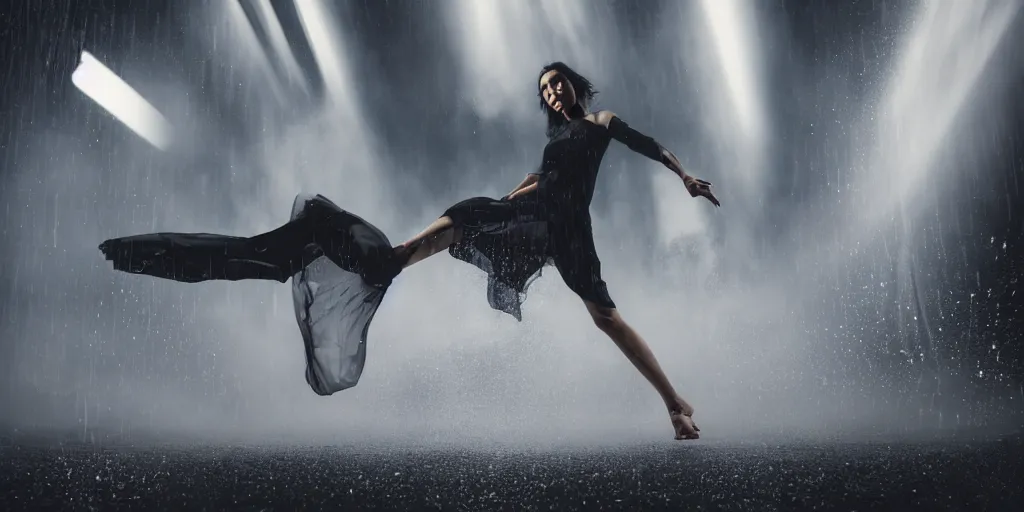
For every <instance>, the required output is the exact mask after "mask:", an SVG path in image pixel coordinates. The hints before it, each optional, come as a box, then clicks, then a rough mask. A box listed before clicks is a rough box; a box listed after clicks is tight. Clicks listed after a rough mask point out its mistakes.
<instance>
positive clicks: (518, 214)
mask: <svg viewBox="0 0 1024 512" xmlns="http://www.w3.org/2000/svg"><path fill="white" fill-rule="evenodd" d="M537 85H538V92H539V96H540V100H541V101H540V103H541V108H542V109H543V110H544V112H545V113H546V114H547V121H548V122H547V135H548V139H549V140H548V144H547V145H546V146H545V148H544V152H543V159H542V162H541V165H540V166H539V168H538V170H537V172H535V173H531V174H529V175H527V177H526V179H524V180H523V182H522V183H520V184H519V185H518V186H517V187H515V189H513V190H512V191H511V192H510V193H509V194H508V195H507V196H505V197H504V198H501V199H492V198H487V197H477V198H472V199H467V200H465V201H462V202H460V203H458V204H456V205H454V206H452V207H451V208H449V209H448V210H446V211H445V212H444V214H443V215H442V216H441V217H440V218H438V219H437V220H436V221H434V222H433V223H432V224H431V225H430V226H428V227H427V228H426V229H424V230H423V231H422V232H421V233H420V234H418V235H416V236H415V237H413V238H412V239H410V240H409V241H407V242H405V243H403V244H401V245H399V246H397V247H392V246H391V244H390V242H389V241H388V239H387V237H386V236H384V234H383V233H381V232H380V231H379V230H378V229H377V228H375V227H374V226H372V225H371V224H369V223H368V222H366V221H365V220H363V219H361V218H359V217H357V216H355V215H353V214H351V213H349V212H346V211H344V210H342V209H341V208H339V207H337V206H336V205H334V204H333V203H331V202H330V201H329V200H328V199H326V198H325V197H323V196H299V197H298V198H296V200H295V203H294V205H293V208H292V217H291V220H290V221H289V222H288V223H287V224H285V225H283V226H281V227H279V228H277V229H275V230H273V231H270V232H268V233H264V234H261V235H256V236H253V237H233V236H225V235H211V234H189V233H156V234H148V235H137V236H131V237H124V238H115V239H112V240H107V241H105V242H103V243H102V244H101V245H100V250H101V251H102V252H103V253H104V254H105V255H106V258H107V259H108V260H111V261H112V262H113V265H114V268H115V269H117V270H122V271H125V272H131V273H137V274H147V275H151V276H154V277H160V278H165V279H173V280H176V281H183V282H200V281H207V280H232V281H234V280H241V279H270V280H277V281H280V282H286V281H287V280H288V279H289V278H291V279H292V292H293V298H294V300H295V311H296V319H297V320H298V323H299V328H300V331H301V332H302V336H303V340H304V343H305V347H306V363H307V365H306V381H307V382H308V383H309V385H310V387H311V388H312V389H313V390H314V391H315V392H316V393H318V394H321V395H330V394H332V393H334V392H336V391H339V390H342V389H346V388H349V387H352V386H354V385H355V384H356V383H357V382H358V380H359V376H360V375H361V373H362V369H363V365H364V362H365V357H366V343H365V342H366V338H367V331H368V329H369V326H370V321H371V320H372V319H373V315H374V313H376V311H377V308H378V306H379V305H380V302H381V299H382V298H383V296H384V293H385V292H386V291H387V289H388V288H389V287H390V285H391V283H392V280H393V279H394V278H395V277H396V276H397V275H398V274H399V273H401V272H402V270H403V269H404V268H406V267H408V266H410V265H413V264H415V263H417V262H419V261H422V260H424V259H425V258H427V257H429V256H432V255H434V254H437V253H439V252H441V251H443V250H445V249H447V250H448V251H449V253H450V254H451V255H452V256H453V257H455V258H457V259H460V260H463V261H465V262H468V263H471V264H473V265H475V266H476V267H478V268H480V269H481V270H483V271H485V272H486V273H487V274H488V287H487V297H488V302H489V303H490V305H491V307H492V308H494V309H497V310H500V311H503V312H505V313H508V314H510V315H512V316H514V317H515V318H516V319H517V320H521V319H522V316H521V308H520V306H521V304H522V301H523V300H524V299H525V296H526V290H527V287H528V286H529V283H530V281H531V279H532V278H533V277H534V276H536V275H537V274H538V272H539V271H540V270H541V268H542V267H544V266H545V265H547V264H549V263H553V264H554V266H555V267H556V268H557V269H558V272H559V273H560V274H561V276H562V279H563V281H565V284H566V285H568V286H569V288H570V289H571V290H572V291H573V292H575V293H576V294H577V295H578V296H579V297H580V298H581V299H582V300H583V303H584V305H585V306H586V308H587V311H588V312H589V313H590V316H591V318H593V320H594V323H595V324H596V325H597V327H598V328H599V329H600V330H601V331H603V332H604V333H605V334H607V335H608V336H609V337H610V338H611V339H612V340H613V341H614V342H615V344H616V345H617V346H618V347H619V349H621V350H622V352H623V353H624V354H625V355H626V357H627V358H629V360H630V361H631V362H632V363H633V365H634V366H636V368H637V369H638V370H639V371H640V373H641V374H643V376H644V377H646V378H647V380H648V381H649V382H650V383H651V384H652V385H653V386H654V388H655V389H656V390H657V391H658V393H659V394H660V395H661V398H662V400H664V402H665V406H666V408H667V409H668V413H669V418H670V420H671V422H672V425H673V428H674V430H675V438H676V439H697V438H698V437H699V434H698V431H699V429H698V428H697V426H696V424H694V422H693V419H692V416H693V412H694V409H693V407H692V406H691V405H690V404H689V403H687V402H686V401H685V400H684V399H683V398H682V397H681V396H680V395H679V394H678V393H677V392H676V390H675V389H674V388H673V386H672V384H671V383H670V382H669V380H668V378H667V377H666V376H665V373H664V372H663V371H662V369H661V367H660V366H659V365H658V362H657V360H656V359H655V357H654V354H653V353H652V352H651V350H650V348H648V346H647V344H646V343H645V342H644V340H643V339H642V338H641V337H640V336H639V334H637V333H636V331H634V330H633V329H632V327H630V326H629V324H627V323H626V321H625V320H623V318H622V316H621V315H619V313H618V310H617V309H616V307H615V302H613V301H612V298H611V296H610V295H609V293H608V288H607V286H606V284H605V282H604V280H603V279H602V277H601V262H600V260H599V258H598V256H597V252H596V250H595V248H594V239H593V233H592V231H591V219H590V202H591V199H592V198H593V194H594V186H595V184H596V181H597V173H598V170H599V168H600V165H601V161H602V159H603V157H604V154H605V152H606V150H607V149H608V145H609V143H610V142H611V140H613V139H614V140H617V141H619V142H621V143H623V144H625V145H626V146H627V147H628V148H630V149H631V150H633V151H635V152H637V153H639V154H641V155H643V156H646V157H648V158H650V159H653V160H656V161H658V162H661V163H662V164H664V165H665V166H666V167H668V168H669V169H670V170H671V171H672V172H674V173H675V174H676V175H678V176H679V177H680V178H681V179H682V180H683V184H684V185H685V186H686V189H687V191H688V192H689V193H690V195H691V196H692V197H698V196H699V197H704V198H707V199H708V200H710V201H711V202H712V203H713V204H714V205H715V206H720V204H719V202H718V199H716V198H715V196H714V194H713V193H712V192H711V184H710V183H708V182H706V181H704V180H700V179H697V178H694V177H692V176H690V175H688V174H686V172H685V171H684V170H683V168H682V166H681V165H680V163H679V160H678V159H676V157H675V155H673V154H672V153H671V152H670V151H668V150H667V149H665V148H663V147H662V146H661V145H660V144H658V143H657V142H655V141H654V140H653V139H651V138H650V137H647V136H645V135H643V134H641V133H639V132H637V131H636V130H634V129H632V128H630V127H629V126H628V125H627V124H626V123H625V122H624V121H622V120H621V119H619V118H618V117H617V116H616V115H615V114H613V113H611V112H608V111H599V112H588V110H587V105H588V103H589V102H590V101H591V100H592V99H593V97H594V95H595V94H596V91H595V90H594V88H593V86H592V84H591V83H590V82H589V81H588V80H587V79H586V78H584V77H583V76H581V75H580V74H578V73H576V72H575V71H573V70H572V69H570V68H569V67H568V66H566V65H565V64H563V63H561V62H555V63H552V64H550V65H548V66H545V67H544V68H543V69H542V70H541V73H540V77H539V79H538V82H537Z"/></svg>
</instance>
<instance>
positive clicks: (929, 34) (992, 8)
mask: <svg viewBox="0 0 1024 512" xmlns="http://www.w3.org/2000/svg"><path fill="white" fill-rule="evenodd" d="M1020 7H1021V3H1020V2H1015V1H1012V0H1011V1H1006V0H991V1H975V2H945V1H942V0H931V1H927V2H924V3H923V4H921V6H920V7H919V9H920V11H919V14H918V16H917V20H916V23H915V26H914V28H913V31H912V32H911V34H910V36H909V38H908V39H907V40H906V46H905V47H904V49H903V51H902V53H901V54H900V56H899V61H898V63H897V68H896V71H895V73H894V74H893V76H892V79H891V81H890V83H889V85H888V87H887V89H886V93H885V95H884V96H883V98H884V100H883V102H882V103H881V109H880V110H881V116H880V119H879V120H878V124H877V135H876V136H877V142H876V144H877V148H876V150H875V152H874V154H873V157H872V159H871V165H870V166H869V172H868V176H867V179H868V181H870V182H874V183H885V182H888V183H889V185H890V186H889V187H886V188H887V189H888V192H887V193H885V194H883V195H882V198H881V199H882V201H881V204H878V205H876V207H873V208H870V209H869V211H870V212H872V214H871V215H868V216H866V217H864V219H865V222H866V223H868V225H866V226H863V228H867V229H871V226H873V225H874V223H876V222H878V221H879V220H881V219H883V218H885V217H887V216H891V215H892V214H893V212H894V211H895V209H896V208H897V207H898V206H899V204H901V203H902V202H903V201H904V200H907V199H910V197H909V196H910V195H911V194H912V191H913V190H914V189H915V187H916V186H917V185H918V184H920V183H921V181H922V180H924V179H925V177H926V176H927V175H928V174H929V173H930V172H932V171H934V170H936V169H934V168H935V167H936V166H940V167H941V163H940V162H936V161H935V155H936V154H937V153H938V150H939V148H940V145H943V144H946V143H953V144H956V140H953V139H951V137H952V136H953V135H954V134H955V133H956V132H957V131H958V130H957V128H956V126H955V124H954V122H955V121H956V119H957V117H958V116H959V115H960V114H961V113H962V112H963V110H964V109H965V108H966V107H969V106H970V104H969V100H970V98H971V95H972V93H973V92H975V91H976V90H977V88H978V86H979V85H980V81H981V77H982V74H983V73H984V71H985V69H986V67H987V65H988V63H989V61H990V60H991V58H992V56H993V55H994V54H995V52H996V48H997V47H998V45H999V42H1000V41H1001V40H1002V39H1003V36H1004V35H1005V34H1006V32H1007V29H1008V28H1009V26H1010V24H1011V22H1012V21H1013V19H1014V17H1015V16H1016V14H1017V11H1018V10H1019V9H1020ZM873 188H875V189H876V191H877V187H873Z"/></svg>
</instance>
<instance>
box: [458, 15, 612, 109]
mask: <svg viewBox="0 0 1024 512" xmlns="http://www.w3.org/2000/svg"><path fill="white" fill-rule="evenodd" d="M448 6H449V8H448V17H449V19H450V23H451V25H452V26H453V27H455V29H454V30H453V31H452V33H453V35H454V40H453V41H452V43H453V44H454V45H455V47H456V48H457V51H458V52H460V53H461V55H460V56H461V59H462V66H463V74H464V76H465V77H466V78H465V80H464V81H465V84H466V86H467V90H466V91H465V94H466V100H468V101H470V102H471V103H472V105H473V108H474V109H475V110H476V112H477V113H478V114H480V115H481V116H482V117H484V118H486V119H491V118H496V117H499V116H512V117H516V118H521V117H524V116H535V115H536V114H535V112H532V111H531V109H527V108H523V102H524V100H526V99H529V98H530V97H531V96H532V94H533V91H534V88H533V87H534V86H533V85H532V83H533V80H532V78H531V77H533V76H534V75H535V74H536V73H537V72H538V71H539V70H540V68H541V66H543V65H544V64H547V63H548V62H551V61H555V60H560V61H565V62H566V63H567V64H569V65H570V66H572V67H574V68H577V69H578V70H580V71H583V72H584V74H587V75H589V76H588V77H589V78H591V79H592V80H598V81H600V80H601V78H602V77H601V75H600V68H601V64H600V62H601V61H600V59H599V57H598V56H599V55H600V54H601V50H600V49H599V48H598V47H597V46H596V45H593V44H589V45H588V44H587V42H585V41H584V39H585V36H586V35H587V33H588V32H593V31H595V30H599V29H598V28H596V27H598V26H599V23H600V21H599V20H598V19H595V18H596V17H595V16H593V15H592V12H591V9H592V7H590V5H589V4H588V3H587V2H582V1H580V0H564V1H558V2H554V1H517V2H507V1H504V0H456V1H453V2H449V3H448ZM595 73H596V74H595Z"/></svg>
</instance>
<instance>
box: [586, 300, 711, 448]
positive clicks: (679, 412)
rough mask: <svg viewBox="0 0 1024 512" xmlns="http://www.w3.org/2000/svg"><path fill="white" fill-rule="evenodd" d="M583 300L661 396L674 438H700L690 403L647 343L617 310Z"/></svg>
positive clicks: (603, 327)
mask: <svg viewBox="0 0 1024 512" xmlns="http://www.w3.org/2000/svg"><path fill="white" fill-rule="evenodd" d="M583 302H584V304H586V306H587V311H588V312H589V313H590V316H591V318H593V320H594V324H595V325H597V328H598V329H601V331H603V332H604V333H605V334H607V335H608V337H609V338H611V339H612V341H614V342H615V344H616V345H617V346H618V347H619V350H621V351H622V353H623V354H625V355H626V357H627V358H628V359H629V361H630V362H631V363H633V366H635V367H636V369H637V370H639V371H640V373H641V374H642V375H643V376H644V377H646V378H647V381H648V382H650V383H651V384H652V385H653V386H654V389H655V390H657V391H658V394H659V395H661V399H662V400H664V401H665V407H667V408H668V414H669V418H670V419H671V421H672V427H673V428H674V429H675V433H676V439H697V438H699V437H700V434H698V433H697V432H699V431H700V429H698V428H697V425H696V424H695V423H694V422H693V419H692V416H693V406H691V405H690V404H689V403H687V402H686V400H683V399H682V397H680V396H679V394H677V393H676V390H675V388H673V387H672V383H671V382H669V380H668V377H666V376H665V372H664V371H662V369H661V365H659V364H658V360H657V359H656V358H655V357H654V353H653V352H651V349H650V347H648V346H647V342H645V341H644V340H643V338H641V337H640V335H639V334H637V332H636V331H635V330H633V328H632V327H630V325H629V324H627V323H626V321H625V320H623V318H622V316H621V315H619V312H618V310H617V309H614V308H608V307H603V306H599V305H597V304H595V303H593V302H590V301H586V300H585V301H583Z"/></svg>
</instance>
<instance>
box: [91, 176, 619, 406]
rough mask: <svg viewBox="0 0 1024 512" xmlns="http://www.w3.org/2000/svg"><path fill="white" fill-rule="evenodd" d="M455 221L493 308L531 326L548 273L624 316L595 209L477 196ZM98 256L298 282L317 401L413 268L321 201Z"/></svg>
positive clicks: (125, 264)
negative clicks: (550, 268)
mask: <svg viewBox="0 0 1024 512" xmlns="http://www.w3.org/2000/svg"><path fill="white" fill-rule="evenodd" d="M445 215H448V216H450V217H451V218H452V219H453V220H454V221H455V223H456V225H458V226H459V227H461V228H462V233H463V235H462V238H461V239H459V240H458V241H457V242H456V243H454V244H453V245H452V246H451V247H450V248H449V252H450V254H451V255H452V256H454V257H455V258H457V259H459V260H462V261H465V262H468V263H470V264H472V265H474V266H476V267H477V268H480V269H481V270H483V271H484V272H486V273H487V276H488V286H487V298H488V302H489V304H490V305H491V307H492V308H494V309H497V310H499V311H503V312H505V313H508V314H510V315H512V316H514V317H515V318H516V319H518V320H522V310H521V306H522V303H523V301H524V300H525V297H526V291H527V288H528V287H529V284H530V283H531V282H532V281H533V279H534V278H536V277H537V276H539V275H540V272H541V269H542V268H543V267H544V266H545V265H547V264H554V265H555V266H556V268H558V270H559V273H560V274H561V275H562V279H563V280H564V281H565V283H566V284H567V285H568V286H569V288H570V289H572V290H573V291H574V292H576V293H577V294H578V295H579V296H580V297H581V298H583V299H584V300H588V301H591V302H594V303H595V304H597V305H599V306H604V307H608V308H614V307H615V304H614V302H612V300H611V297H610V296H609V295H608V289H607V286H606V285H605V283H604V281H603V280H602V278H601V262H600V260H599V259H598V257H597V252H596V251H595V249H594V240H593V236H592V232H591V225H590V216H589V214H587V212H586V209H582V213H581V212H579V211H577V212H576V213H569V214H565V213H559V211H558V210H557V209H555V208H552V207H551V206H550V205H547V204H546V203H544V202H543V201H539V200H537V199H535V198H531V197H530V196H526V197H524V198H520V199H516V200H512V201H508V200H496V199H491V198H486V197H478V198H473V199H468V200H466V201H462V202H460V203H458V204H456V205H454V206H452V207H451V208H449V209H448V210H447V211H446V212H445ZM100 250H101V251H102V252H103V253H104V255H105V256H106V258H107V259H108V260H110V261H111V262H113V266H114V269H115V270H120V271H123V272H129V273H133V274H144V275H149V276H153V277H158V278H162V279H171V280H174V281H181V282H186V283H196V282H202V281H210V280H227V281H238V280H243V279H264V280H274V281H279V282H282V283H283V282H287V281H288V279H289V278H291V279H292V298H293V302H294V307H295V318H296V321H297V322H298V325H299V330H300V332H301V333H302V339H303V344H304V346H305V351H306V382H307V383H308V384H309V386H310V387H311V388H312V389H313V391H314V392H316V393H317V394H319V395H331V394H333V393H335V392H337V391H341V390H344V389H347V388H350V387H353V386H355V385H356V384H357V383H358V382H359V378H360V376H361V375H362V371H363V367H364V365H365V362H366V344H367V334H368V331H369V327H370V322H371V321H372V320H373V317H374V314H375V313H376V312H377V308H378V307H379V306H380V303H381V300H382V299H383V298H384V294H385V293H386V292H387V290H388V288H389V287H390V285H391V283H392V280H393V279H394V278H395V277H396V276H397V275H398V274H399V273H400V272H401V270H402V266H403V264H404V260H403V256H399V255H398V254H399V253H397V252H396V251H395V250H394V248H393V247H392V245H391V243H390V241H388V238H387V237H386V236H385V235H384V233H382V232H381V231H380V230H379V229H377V228H376V227H374V226H373V225H371V224H370V223H368V222H366V221H365V220H363V219H362V218H360V217H358V216H356V215H353V214H351V213H349V212H346V211H344V210H342V209H341V208H339V207H338V206H337V205H335V204H334V203H332V202H331V201H330V200H328V199H327V198H325V197H323V196H320V195H316V196H310V195H300V196H298V197H296V198H295V201H294V203H293V205H292V212H291V218H290V220H289V222H288V223H286V224H285V225H283V226H281V227H279V228H277V229H275V230H273V231H270V232H268V233H263V234H260V235H256V236H253V237H237V236H227V235H216V234H207V233H154V234H145V235H136V236H129V237H123V238H115V239H111V240H107V241H105V242H103V243H102V244H100ZM404 257H407V256H404Z"/></svg>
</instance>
